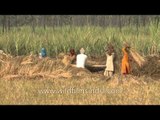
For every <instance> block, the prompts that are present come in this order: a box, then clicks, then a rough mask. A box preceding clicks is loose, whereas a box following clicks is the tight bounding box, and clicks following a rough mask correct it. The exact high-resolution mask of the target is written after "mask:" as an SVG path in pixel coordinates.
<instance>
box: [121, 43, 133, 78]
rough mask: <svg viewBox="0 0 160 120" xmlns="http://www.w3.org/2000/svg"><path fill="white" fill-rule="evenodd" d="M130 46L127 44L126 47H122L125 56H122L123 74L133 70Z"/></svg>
mask: <svg viewBox="0 0 160 120" xmlns="http://www.w3.org/2000/svg"><path fill="white" fill-rule="evenodd" d="M129 48H130V47H129V46H128V45H125V47H124V48H122V52H123V58H122V66H121V73H122V74H123V75H126V74H129V73H130V72H131V68H130V64H129V55H128V50H129Z"/></svg>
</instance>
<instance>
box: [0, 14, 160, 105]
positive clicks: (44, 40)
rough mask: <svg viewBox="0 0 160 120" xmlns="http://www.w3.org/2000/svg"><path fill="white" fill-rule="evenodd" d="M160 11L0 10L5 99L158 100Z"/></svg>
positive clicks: (0, 88) (0, 99)
mask: <svg viewBox="0 0 160 120" xmlns="http://www.w3.org/2000/svg"><path fill="white" fill-rule="evenodd" d="M159 19H160V16H159V15H152V16H150V15H47V16H45V15H0V25H1V26H0V104H1V105H159V104H160V92H159V91H160V27H159V26H160V24H159Z"/></svg>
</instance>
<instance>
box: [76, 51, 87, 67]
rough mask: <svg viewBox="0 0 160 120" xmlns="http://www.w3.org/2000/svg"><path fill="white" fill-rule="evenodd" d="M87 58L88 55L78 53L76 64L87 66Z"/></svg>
mask: <svg viewBox="0 0 160 120" xmlns="http://www.w3.org/2000/svg"><path fill="white" fill-rule="evenodd" d="M86 59H87V55H85V54H78V55H77V61H76V66H77V67H79V68H85V62H86Z"/></svg>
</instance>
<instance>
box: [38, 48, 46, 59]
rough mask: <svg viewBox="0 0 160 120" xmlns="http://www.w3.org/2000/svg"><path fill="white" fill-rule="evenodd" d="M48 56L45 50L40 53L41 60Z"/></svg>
mask: <svg viewBox="0 0 160 120" xmlns="http://www.w3.org/2000/svg"><path fill="white" fill-rule="evenodd" d="M46 56H47V52H46V49H45V48H42V49H41V53H40V58H43V57H46Z"/></svg>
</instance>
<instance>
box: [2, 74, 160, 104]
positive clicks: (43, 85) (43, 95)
mask: <svg viewBox="0 0 160 120" xmlns="http://www.w3.org/2000/svg"><path fill="white" fill-rule="evenodd" d="M15 77H16V76H15ZM119 79H120V78H119V76H118V75H117V74H116V75H115V76H114V77H113V78H112V79H110V80H109V81H106V80H104V79H99V78H98V77H97V78H96V77H85V78H84V79H76V78H74V79H72V78H71V79H65V78H59V79H43V78H42V79H40V78H39V79H37V80H35V79H34V80H30V79H18V78H16V79H14V80H6V79H0V104H21V105H22V104H31V105H33V104H35V105H36V104H41V105H43V104H45V105H52V104H53V105H55V104H56V105H68V104H71V105H82V104H86V105H91V104H92V105H124V104H126V105H149V104H152V105H157V104H160V93H159V92H158V91H159V90H160V88H159V86H160V82H158V81H152V80H151V79H150V78H146V77H141V78H138V77H133V76H128V77H127V79H126V80H125V79H124V78H122V82H119ZM145 79H150V80H151V82H146V81H145Z"/></svg>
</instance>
